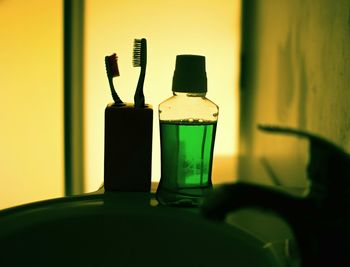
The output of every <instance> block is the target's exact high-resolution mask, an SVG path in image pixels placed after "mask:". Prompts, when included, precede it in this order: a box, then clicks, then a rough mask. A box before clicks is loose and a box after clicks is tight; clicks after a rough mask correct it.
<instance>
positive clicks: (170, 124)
mask: <svg viewBox="0 0 350 267" xmlns="http://www.w3.org/2000/svg"><path fill="white" fill-rule="evenodd" d="M172 91H173V96H172V97H170V98H169V99H167V100H165V101H164V102H162V103H161V104H160V105H159V120H160V139H161V179H160V183H159V186H158V189H157V199H158V201H159V202H160V203H161V204H164V205H174V206H198V205H200V204H201V203H202V199H203V197H204V196H205V195H206V193H207V192H208V190H210V189H211V187H212V182H211V169H212V159H213V149H214V141H215V132H216V124H217V119H218V111H219V109H218V106H217V105H216V104H214V103H213V102H212V101H210V100H209V99H207V98H206V92H207V78H206V71H205V57H204V56H197V55H178V56H177V57H176V66H175V72H174V77H173V85H172Z"/></svg>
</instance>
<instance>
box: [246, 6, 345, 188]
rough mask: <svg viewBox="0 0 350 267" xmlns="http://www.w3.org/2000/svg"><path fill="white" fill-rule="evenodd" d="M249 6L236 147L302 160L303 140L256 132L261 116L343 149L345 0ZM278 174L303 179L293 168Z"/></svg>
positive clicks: (295, 181)
mask: <svg viewBox="0 0 350 267" xmlns="http://www.w3.org/2000/svg"><path fill="white" fill-rule="evenodd" d="M249 11H250V12H251V15H254V18H253V19H252V20H250V21H249V23H248V22H247V21H246V23H245V29H244V30H245V33H244V34H245V40H246V41H253V43H245V47H244V48H243V49H244V50H245V53H246V57H245V58H246V59H247V61H246V62H245V64H244V66H245V69H244V72H245V73H244V79H245V81H243V83H242V84H243V86H242V88H241V90H242V97H243V100H242V105H245V107H242V110H243V112H244V111H246V112H245V113H246V115H247V116H246V117H242V118H241V119H242V120H243V122H242V123H241V127H242V130H241V136H242V137H243V139H242V140H245V141H244V143H242V146H241V148H242V151H243V152H244V153H246V154H254V155H259V156H264V157H265V158H267V159H268V160H269V162H270V163H271V164H272V165H274V166H282V165H283V166H289V168H291V169H298V168H299V169H302V168H303V167H302V166H305V164H306V161H307V148H306V142H305V141H298V140H297V139H293V138H291V137H277V136H275V135H267V134H262V133H259V132H258V131H257V130H256V125H257V124H258V123H266V124H274V125H281V126H288V127H294V128H298V129H303V130H307V131H310V132H313V133H316V134H319V135H321V136H323V137H325V138H328V139H330V140H331V141H333V142H334V143H336V144H337V145H339V146H341V147H342V148H344V149H345V150H346V151H348V152H350V112H349V104H350V90H349V85H350V1H348V0H339V1H327V0H310V1H302V0H296V1H287V0H283V1H274V0H256V1H247V3H246V12H249ZM243 115H244V114H243ZM244 137H246V138H244ZM291 166H293V167H291ZM278 168H279V167H276V168H275V171H277V172H278ZM281 169H285V167H283V168H282V167H281ZM283 175H284V178H282V180H283V182H282V183H284V184H288V185H302V184H304V185H305V181H306V180H305V177H302V175H303V173H301V172H296V173H295V172H294V173H293V171H291V173H290V174H289V175H286V174H283Z"/></svg>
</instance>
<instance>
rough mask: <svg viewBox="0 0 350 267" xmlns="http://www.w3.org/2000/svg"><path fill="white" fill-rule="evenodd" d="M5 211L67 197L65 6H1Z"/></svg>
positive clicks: (0, 170)
mask: <svg viewBox="0 0 350 267" xmlns="http://www.w3.org/2000/svg"><path fill="white" fill-rule="evenodd" d="M0 25H1V27H0V125H1V126H0V127H1V128H0V129H1V130H0V209H2V208H7V207H10V206H15V205H19V204H24V203H28V202H32V201H37V200H42V199H48V198H53V197H59V196H62V195H63V86H62V81H63V76H62V71H63V65H62V42H63V39H62V1H59V0H50V1H46V0H28V1H20V0H2V1H0Z"/></svg>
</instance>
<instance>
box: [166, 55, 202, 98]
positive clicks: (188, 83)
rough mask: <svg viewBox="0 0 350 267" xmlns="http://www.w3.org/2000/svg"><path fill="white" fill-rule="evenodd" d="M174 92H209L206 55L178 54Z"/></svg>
mask: <svg viewBox="0 0 350 267" xmlns="http://www.w3.org/2000/svg"><path fill="white" fill-rule="evenodd" d="M172 89H173V91H174V92H190V93H205V92H207V74H206V72H205V57H204V56H198V55H178V56H176V65H175V71H174V77H173V88H172Z"/></svg>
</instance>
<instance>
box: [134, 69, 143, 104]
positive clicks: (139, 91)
mask: <svg viewBox="0 0 350 267" xmlns="http://www.w3.org/2000/svg"><path fill="white" fill-rule="evenodd" d="M145 75H146V68H141V72H140V77H139V81H138V83H137V87H136V91H135V95H134V103H135V107H137V108H142V107H144V106H145V96H144V94H143V84H144V81H145Z"/></svg>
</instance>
